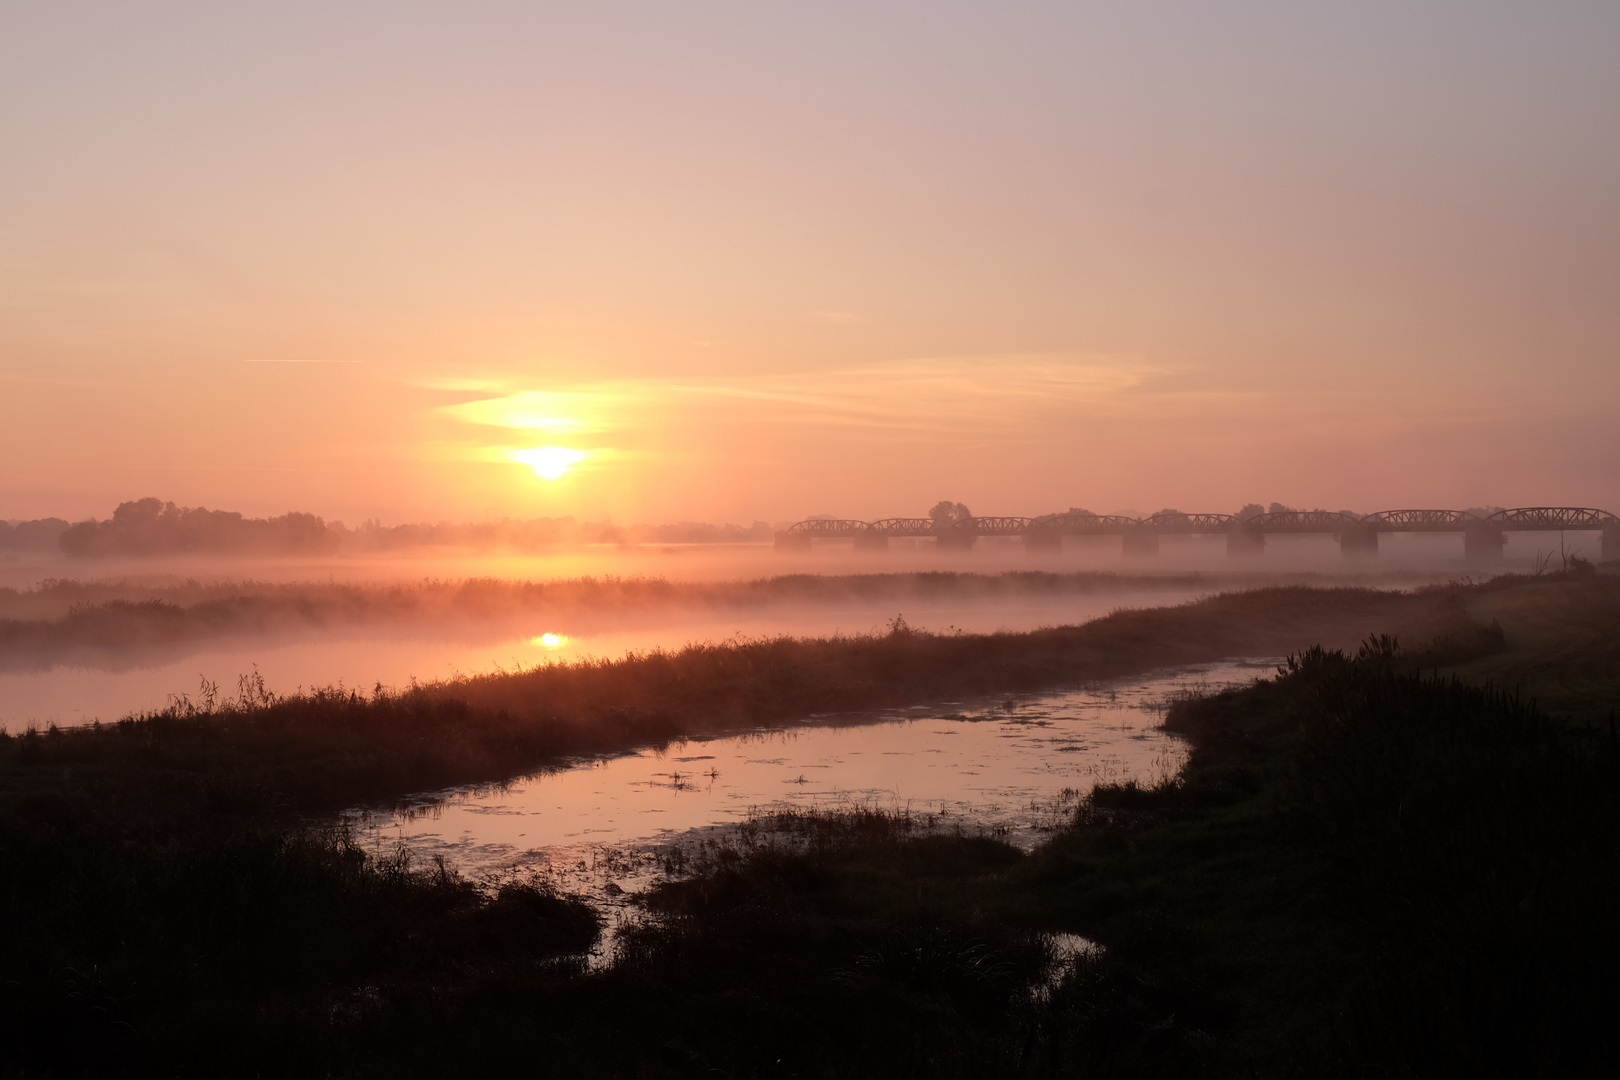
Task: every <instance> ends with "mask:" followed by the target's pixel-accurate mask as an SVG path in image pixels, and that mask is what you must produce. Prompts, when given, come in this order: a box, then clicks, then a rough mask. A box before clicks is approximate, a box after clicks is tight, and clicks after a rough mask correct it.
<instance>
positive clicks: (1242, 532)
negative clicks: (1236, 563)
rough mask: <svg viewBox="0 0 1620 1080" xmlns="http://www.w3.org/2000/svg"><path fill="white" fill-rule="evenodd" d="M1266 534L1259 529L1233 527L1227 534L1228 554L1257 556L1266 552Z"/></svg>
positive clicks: (1244, 556)
mask: <svg viewBox="0 0 1620 1080" xmlns="http://www.w3.org/2000/svg"><path fill="white" fill-rule="evenodd" d="M1265 551H1266V534H1265V533H1263V532H1261V531H1260V530H1259V529H1244V528H1237V529H1233V530H1231V531H1230V532H1228V533H1227V534H1226V554H1227V556H1228V557H1230V558H1256V557H1258V556H1260V555H1263V554H1265Z"/></svg>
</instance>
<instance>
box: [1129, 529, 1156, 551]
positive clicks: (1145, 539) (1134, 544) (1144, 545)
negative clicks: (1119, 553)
mask: <svg viewBox="0 0 1620 1080" xmlns="http://www.w3.org/2000/svg"><path fill="white" fill-rule="evenodd" d="M1120 540H1121V544H1120V547H1121V550H1123V551H1124V552H1125V554H1127V555H1157V554H1158V553H1159V534H1158V533H1157V532H1155V531H1153V530H1152V529H1131V530H1129V531H1127V532H1125V533H1124V534H1122V535H1121V537H1120Z"/></svg>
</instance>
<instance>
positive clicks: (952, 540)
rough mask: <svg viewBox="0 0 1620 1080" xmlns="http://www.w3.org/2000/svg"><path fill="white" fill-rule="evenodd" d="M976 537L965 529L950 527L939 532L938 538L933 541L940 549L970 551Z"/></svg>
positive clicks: (976, 539)
mask: <svg viewBox="0 0 1620 1080" xmlns="http://www.w3.org/2000/svg"><path fill="white" fill-rule="evenodd" d="M978 539H979V538H978V537H977V536H975V535H974V534H973V533H971V532H969V531H968V530H966V529H951V530H948V531H945V532H942V533H940V534H939V538H938V539H937V540H935V541H934V543H935V544H937V545H939V548H940V550H942V551H944V550H950V551H972V550H973V545H974V543H976V542H977V541H978Z"/></svg>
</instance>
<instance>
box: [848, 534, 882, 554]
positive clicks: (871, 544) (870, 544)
mask: <svg viewBox="0 0 1620 1080" xmlns="http://www.w3.org/2000/svg"><path fill="white" fill-rule="evenodd" d="M855 550H856V551H888V550H889V538H888V537H887V536H884V535H883V534H882V533H880V532H859V533H856V534H855Z"/></svg>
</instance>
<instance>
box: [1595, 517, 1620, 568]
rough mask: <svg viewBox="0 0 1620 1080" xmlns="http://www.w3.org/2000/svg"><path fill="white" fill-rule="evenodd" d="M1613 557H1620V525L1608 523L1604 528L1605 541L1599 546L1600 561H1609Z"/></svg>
mask: <svg viewBox="0 0 1620 1080" xmlns="http://www.w3.org/2000/svg"><path fill="white" fill-rule="evenodd" d="M1611 559H1620V525H1606V526H1604V528H1603V542H1602V544H1601V545H1600V546H1599V547H1598V561H1600V562H1608V561H1609V560H1611Z"/></svg>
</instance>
